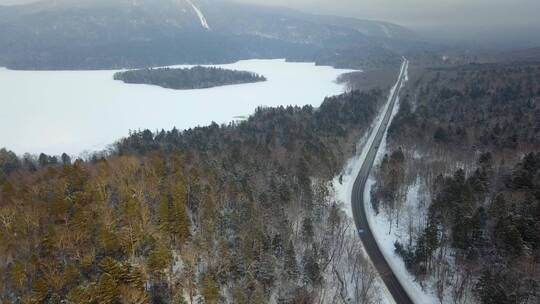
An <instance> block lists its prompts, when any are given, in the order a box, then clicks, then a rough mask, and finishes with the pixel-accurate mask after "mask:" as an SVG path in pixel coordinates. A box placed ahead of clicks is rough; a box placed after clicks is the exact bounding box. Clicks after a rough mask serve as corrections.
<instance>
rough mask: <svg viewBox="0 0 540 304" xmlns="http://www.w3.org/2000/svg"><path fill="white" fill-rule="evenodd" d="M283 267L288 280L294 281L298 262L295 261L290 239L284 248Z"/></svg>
mask: <svg viewBox="0 0 540 304" xmlns="http://www.w3.org/2000/svg"><path fill="white" fill-rule="evenodd" d="M284 268H285V273H286V274H287V277H288V279H289V280H291V281H296V280H297V279H298V264H297V262H296V252H295V250H294V245H293V243H292V241H289V244H288V245H287V249H286V250H285V262H284Z"/></svg>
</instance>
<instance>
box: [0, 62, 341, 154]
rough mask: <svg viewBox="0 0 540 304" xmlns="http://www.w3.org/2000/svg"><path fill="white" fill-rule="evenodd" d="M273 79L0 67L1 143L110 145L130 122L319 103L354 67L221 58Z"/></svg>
mask: <svg viewBox="0 0 540 304" xmlns="http://www.w3.org/2000/svg"><path fill="white" fill-rule="evenodd" d="M220 66H221V67H223V68H228V69H236V70H246V71H252V72H256V73H259V74H262V75H264V76H266V78H267V79H268V81H266V82H260V83H252V84H242V85H234V86H223V87H216V88H211V89H204V90H187V91H178V90H171V89H164V88H160V87H157V86H150V85H134V84H131V85H130V84H124V83H123V82H121V81H115V80H113V74H114V73H115V72H116V71H13V70H7V69H2V68H0V83H1V84H2V85H1V86H2V89H1V90H0V105H1V106H2V111H0V129H1V130H3V131H2V132H0V147H6V148H8V149H11V150H13V151H15V152H16V153H19V154H22V153H25V152H30V153H40V152H45V153H48V154H60V153H62V152H67V153H69V154H78V153H80V152H82V151H84V150H96V149H103V148H105V147H106V146H107V145H109V144H111V143H113V142H114V141H116V140H118V139H119V138H121V137H124V136H127V135H128V131H129V130H137V129H145V128H148V129H150V130H157V129H162V128H163V129H165V130H170V129H172V128H173V127H176V128H178V129H180V130H182V129H187V128H192V127H195V126H198V125H208V124H210V123H211V122H212V121H215V122H217V123H228V122H230V121H232V120H234V117H237V116H248V115H250V114H252V113H253V111H254V110H255V109H256V108H257V107H258V106H261V105H263V106H280V105H300V106H301V105H307V104H309V105H313V106H319V105H320V104H321V102H322V101H323V99H324V98H325V97H326V96H332V95H336V94H340V93H342V92H343V91H344V89H345V88H344V86H343V85H340V84H337V83H335V79H336V78H337V77H338V76H339V75H340V74H342V73H346V72H348V71H349V70H338V69H334V68H332V67H325V66H315V64H313V63H289V62H285V60H245V61H239V62H236V63H233V64H227V65H220Z"/></svg>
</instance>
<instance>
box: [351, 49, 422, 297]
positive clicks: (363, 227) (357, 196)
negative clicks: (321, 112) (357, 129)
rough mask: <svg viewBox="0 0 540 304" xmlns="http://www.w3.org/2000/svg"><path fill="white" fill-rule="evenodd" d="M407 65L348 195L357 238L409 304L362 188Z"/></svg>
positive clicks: (395, 293) (386, 281)
mask: <svg viewBox="0 0 540 304" xmlns="http://www.w3.org/2000/svg"><path fill="white" fill-rule="evenodd" d="M408 65H409V62H408V61H407V60H406V59H403V64H402V66H401V71H400V74H399V77H398V80H397V82H396V86H395V89H394V90H393V92H392V96H391V97H390V99H389V101H388V102H389V105H388V107H387V109H386V113H384V118H383V120H382V122H381V123H380V125H379V127H378V129H375V130H373V132H377V133H376V135H375V137H374V139H373V141H372V143H371V146H370V147H369V150H368V152H367V154H366V158H365V160H364V163H363V164H362V167H361V168H360V172H359V173H358V176H357V177H356V180H355V181H354V185H353V192H352V199H351V204H352V211H353V216H354V222H355V224H356V229H357V231H358V233H359V235H360V239H361V240H362V243H363V245H364V247H365V249H366V252H367V253H368V255H369V257H370V259H371V261H372V262H373V264H374V265H375V268H376V269H377V271H378V272H379V275H380V276H381V278H382V279H383V281H384V284H385V285H386V287H387V289H388V291H389V292H390V293H391V294H392V297H393V298H394V300H395V302H396V303H398V304H402V303H403V304H408V303H413V301H412V300H411V298H410V297H409V295H408V294H407V292H406V291H405V289H404V288H403V286H402V285H401V283H400V282H399V280H398V279H397V277H396V275H395V274H394V273H393V271H392V269H391V268H390V266H389V265H388V262H387V261H386V259H385V258H384V255H383V254H382V252H381V250H380V249H379V246H378V245H377V242H376V241H375V238H374V237H373V234H372V232H371V229H370V227H369V223H368V220H367V215H366V208H365V206H364V204H365V203H368V202H364V188H365V187H366V181H367V179H368V177H369V174H370V172H371V168H372V167H373V163H374V162H375V158H376V156H377V152H378V150H379V146H380V145H381V141H382V139H383V137H384V134H385V133H386V129H387V128H388V124H389V122H390V118H391V117H392V112H393V110H394V106H395V104H396V100H397V99H398V96H399V92H400V89H401V86H402V83H403V81H404V79H405V77H406V71H407V68H408ZM368 144H369V143H368Z"/></svg>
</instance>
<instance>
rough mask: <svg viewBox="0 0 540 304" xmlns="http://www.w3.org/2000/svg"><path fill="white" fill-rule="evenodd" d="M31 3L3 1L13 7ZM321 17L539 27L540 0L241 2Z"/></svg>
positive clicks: (416, 24) (424, 24)
mask: <svg viewBox="0 0 540 304" xmlns="http://www.w3.org/2000/svg"><path fill="white" fill-rule="evenodd" d="M29 1H32V0H0V4H14V3H22V2H29ZM111 1H114V0H111ZM239 1H244V2H251V3H260V4H266V5H279V6H284V7H290V8H295V9H301V10H304V11H310V12H315V13H321V14H337V15H347V16H353V17H358V18H365V19H377V20H385V21H391V22H395V23H398V24H401V25H405V26H410V27H413V28H419V27H420V28H421V27H447V26H450V27H453V28H460V27H463V28H469V27H474V28H478V29H482V28H484V29H487V28H493V27H499V26H505V27H506V26H512V27H527V26H535V27H536V26H538V25H540V16H539V14H540V0H239Z"/></svg>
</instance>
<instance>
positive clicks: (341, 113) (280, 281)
mask: <svg viewBox="0 0 540 304" xmlns="http://www.w3.org/2000/svg"><path fill="white" fill-rule="evenodd" d="M384 97H385V96H384V94H383V93H382V91H380V90H374V91H369V92H359V91H353V92H350V93H346V94H343V95H340V96H336V97H332V98H328V99H327V100H325V101H324V103H323V104H322V105H321V107H320V108H318V109H314V108H312V107H310V106H305V107H303V108H299V107H287V108H282V107H280V108H268V109H266V108H261V109H258V110H257V111H256V113H255V114H254V115H253V116H252V117H250V118H249V119H248V120H247V121H245V122H242V123H239V124H233V125H229V126H218V125H216V124H214V125H211V126H208V127H203V128H196V129H192V130H187V131H184V132H179V131H177V130H171V131H168V132H165V131H162V132H158V133H157V134H153V133H152V132H150V131H147V130H146V131H141V132H135V133H133V134H131V135H130V136H129V137H127V138H125V139H123V140H121V141H119V142H118V143H117V145H116V149H115V151H114V152H113V153H111V154H110V155H107V156H98V155H96V156H95V157H93V158H91V160H89V161H81V160H77V161H75V162H73V163H72V162H71V160H70V159H69V157H67V155H64V156H63V157H61V158H59V157H54V156H47V155H44V154H43V155H41V156H40V157H39V161H33V160H32V158H31V157H25V158H23V159H19V158H17V157H16V156H15V155H14V154H12V153H10V152H8V151H6V150H2V151H0V168H1V169H2V171H1V172H2V173H1V175H0V190H1V191H0V282H1V284H0V299H1V301H2V302H3V303H43V302H46V303H61V302H64V303H150V302H151V303H186V302H187V303H194V302H199V301H202V302H204V303H223V302H226V303H267V302H269V301H270V300H272V301H279V302H280V303H311V302H313V301H316V300H317V299H326V298H332V299H336V300H337V301H341V302H342V303H343V302H346V301H348V300H347V299H348V297H349V296H347V295H346V293H347V292H348V291H347V290H349V288H348V287H347V286H353V289H350V290H352V291H353V292H354V293H353V294H352V295H354V296H355V297H356V298H358V299H362V301H364V302H365V303H374V301H375V300H376V296H377V290H376V289H375V288H376V286H375V283H374V282H375V274H374V272H373V271H372V269H371V268H370V266H369V265H368V263H367V262H366V261H365V259H363V256H362V253H361V248H360V247H359V244H358V242H351V241H348V240H347V238H346V236H345V234H346V231H347V229H348V225H350V224H349V223H348V222H347V219H346V217H345V215H344V214H343V213H342V211H341V209H340V207H339V205H337V203H336V202H335V201H333V200H332V198H331V196H330V195H329V193H328V191H329V188H328V182H329V180H330V179H332V178H333V177H334V176H335V175H337V174H338V172H339V171H340V170H341V169H342V167H343V165H344V162H345V159H346V157H347V156H350V155H351V153H352V152H353V149H354V147H355V142H356V140H357V138H359V134H361V133H363V132H364V131H366V129H367V127H368V126H369V125H370V123H371V121H372V119H373V118H374V116H375V113H376V111H377V109H378V107H379V105H380V104H381V102H382V101H383V100H384V99H385V98H384ZM338 261H345V262H346V263H347V264H346V266H347V267H346V268H345V269H346V271H349V272H350V271H351V269H353V270H354V275H353V276H352V277H349V276H348V274H346V273H343V271H344V270H343V269H342V268H340V267H339V265H338ZM339 263H341V262H339ZM344 284H347V285H344ZM348 284H352V285H348ZM344 286H345V287H344ZM344 288H345V289H347V290H344Z"/></svg>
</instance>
